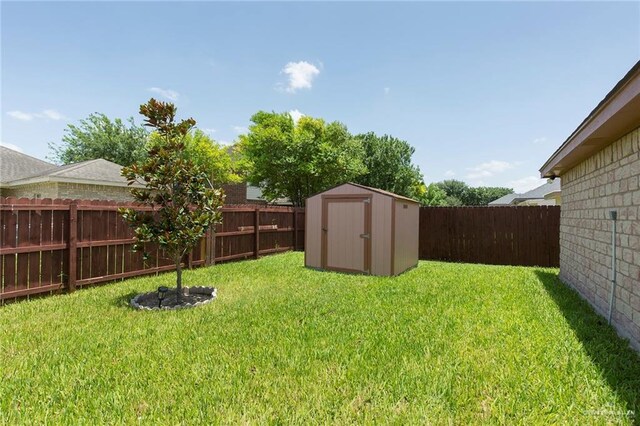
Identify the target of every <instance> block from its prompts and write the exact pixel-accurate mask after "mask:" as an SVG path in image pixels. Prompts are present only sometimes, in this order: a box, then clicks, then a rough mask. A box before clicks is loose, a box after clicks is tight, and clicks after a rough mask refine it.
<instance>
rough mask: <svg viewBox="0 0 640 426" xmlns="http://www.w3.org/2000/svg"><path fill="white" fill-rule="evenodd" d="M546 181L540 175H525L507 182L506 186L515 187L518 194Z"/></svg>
mask: <svg viewBox="0 0 640 426" xmlns="http://www.w3.org/2000/svg"><path fill="white" fill-rule="evenodd" d="M545 182H546V180H545V179H540V178H539V177H538V176H525V177H523V178H521V179H516V180H512V181H510V182H507V185H506V186H507V187H508V188H513V190H514V191H515V192H516V193H517V194H521V193H523V192H527V191H531V190H532V189H533V188H537V187H539V186H540V185H542V184H543V183H545Z"/></svg>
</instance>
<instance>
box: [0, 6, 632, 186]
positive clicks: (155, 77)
mask: <svg viewBox="0 0 640 426" xmlns="http://www.w3.org/2000/svg"><path fill="white" fill-rule="evenodd" d="M0 12H1V15H2V16H1V24H2V29H1V36H2V41H1V43H2V46H1V47H2V57H1V59H2V63H1V71H2V76H1V84H2V94H1V100H2V114H1V120H2V122H1V126H2V132H1V139H0V141H1V143H3V144H5V145H7V146H14V147H18V148H19V149H21V150H22V151H24V152H25V153H27V154H30V155H33V156H35V157H39V158H45V157H46V156H47V155H48V154H49V149H48V146H47V144H48V143H49V142H58V141H60V140H61V137H62V135H63V130H64V128H65V127H66V124H67V123H76V122H77V121H78V120H80V119H82V118H85V117H87V116H88V115H89V114H90V113H92V112H102V113H105V114H107V115H108V116H110V117H112V118H114V117H121V118H126V117H129V116H134V118H135V119H136V121H138V122H140V116H139V115H138V107H139V105H140V104H142V103H144V102H146V101H147V100H148V99H149V98H150V97H151V96H155V97H157V98H159V99H163V100H173V101H175V103H176V105H177V106H178V115H179V116H180V117H187V116H191V117H193V118H195V119H196V121H197V122H198V127H200V128H202V129H205V130H206V131H208V132H210V134H211V136H212V137H213V138H214V139H216V140H219V141H222V142H224V143H229V142H231V141H233V140H234V139H235V138H236V137H237V135H238V133H239V132H243V131H245V129H246V128H247V126H248V125H249V119H250V117H251V115H252V114H253V113H255V112H256V111H258V110H274V111H278V112H282V111H297V112H300V113H302V114H306V115H311V116H316V117H322V118H324V119H326V120H329V121H332V120H339V121H341V122H343V123H345V124H346V125H347V126H348V128H349V129H350V130H351V131H352V132H353V133H359V132H367V131H374V132H376V133H379V134H384V133H386V134H390V135H393V136H396V137H399V138H402V139H405V140H407V141H408V142H409V143H410V144H411V145H413V146H414V147H415V148H416V154H415V156H414V161H415V163H416V164H418V165H419V166H420V168H421V170H422V172H423V173H424V175H425V180H426V181H427V182H432V181H439V180H442V179H447V178H456V179H461V180H464V181H466V182H468V183H470V184H472V185H500V186H509V187H514V188H515V189H516V191H524V190H527V189H530V188H532V187H535V186H537V185H538V184H540V183H542V182H543V181H540V180H538V177H539V174H538V169H539V167H540V166H541V165H542V164H543V163H544V161H545V160H546V159H547V158H548V157H549V155H550V154H551V153H552V152H553V151H554V150H555V149H556V148H557V147H558V146H559V145H560V144H561V143H562V142H563V141H564V139H565V138H566V137H567V136H568V135H569V134H570V133H571V132H572V131H573V129H575V127H577V125H578V124H579V123H580V122H581V121H582V119H583V118H584V117H586V115H587V114H588V113H589V112H590V111H591V109H592V108H593V107H595V105H596V104H597V103H598V102H599V101H600V100H601V99H602V97H603V96H604V95H605V94H606V93H607V92H608V91H609V90H610V89H611V88H612V87H613V86H614V85H615V83H616V82H617V81H618V80H619V79H620V78H621V77H622V76H623V75H624V74H625V73H626V71H627V70H628V69H630V68H631V67H632V66H633V64H634V63H635V62H636V61H637V60H638V59H640V3H638V2H633V3H632V2H627V3H612V2H601V3H593V2H591V3H575V2H571V3H519V2H472V3H462V2H455V3H365V2H356V3H270V2H264V3H206V2H195V3H175V2H164V3H146V2H145V3H140V2H108V3H89V2H81V3H80V2H77V3H74V2H69V3H36V2H26V3H18V2H15V3H13V2H2V4H1V10H0Z"/></svg>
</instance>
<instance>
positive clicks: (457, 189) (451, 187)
mask: <svg viewBox="0 0 640 426" xmlns="http://www.w3.org/2000/svg"><path fill="white" fill-rule="evenodd" d="M436 185H438V187H439V188H440V189H442V190H443V191H444V193H445V194H447V205H449V206H461V205H464V202H463V200H464V199H465V193H466V192H467V190H468V189H469V186H468V185H467V184H466V183H464V182H462V181H461V180H456V179H448V180H444V181H442V182H438V183H437V184H436Z"/></svg>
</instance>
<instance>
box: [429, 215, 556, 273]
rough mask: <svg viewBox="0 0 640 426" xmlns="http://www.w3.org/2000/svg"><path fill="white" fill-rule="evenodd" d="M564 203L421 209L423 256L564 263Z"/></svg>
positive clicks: (511, 262)
mask: <svg viewBox="0 0 640 426" xmlns="http://www.w3.org/2000/svg"><path fill="white" fill-rule="evenodd" d="M559 225H560V207H559V206H518V207H422V208H421V209H420V244H419V248H420V253H419V255H420V259H424V260H442V261H452V262H470V263H487V264H496V265H522V266H550V267H558V266H559V264H560V258H559V253H560V226H559Z"/></svg>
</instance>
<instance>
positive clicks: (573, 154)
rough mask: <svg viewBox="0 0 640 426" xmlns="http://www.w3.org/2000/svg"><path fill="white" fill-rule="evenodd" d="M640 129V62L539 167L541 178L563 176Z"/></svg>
mask: <svg viewBox="0 0 640 426" xmlns="http://www.w3.org/2000/svg"><path fill="white" fill-rule="evenodd" d="M638 126H640V61H638V62H637V63H636V64H635V65H634V66H633V67H632V68H631V70H629V72H627V74H626V75H625V76H624V77H623V78H622V79H621V80H620V81H619V82H618V83H617V84H616V85H615V87H614V88H613V89H612V90H611V91H610V92H609V93H608V94H607V95H606V96H605V97H604V99H602V101H600V103H599V104H598V105H597V106H596V107H595V108H594V109H593V111H591V113H589V115H588V116H587V117H586V118H585V119H584V120H583V121H582V123H580V125H579V126H578V127H577V128H576V130H574V131H573V133H571V135H570V136H569V137H568V138H567V139H566V140H565V141H564V143H563V144H562V145H561V146H560V148H558V149H557V150H556V151H555V152H554V153H553V155H552V156H551V157H550V158H549V159H548V160H547V161H546V163H545V164H544V165H543V166H542V167H541V168H540V175H541V176H542V177H557V176H562V174H564V173H565V172H566V171H567V170H569V169H571V168H572V167H574V166H575V165H576V164H578V163H580V162H581V161H583V160H585V159H586V158H589V157H590V156H591V155H593V154H594V153H595V152H597V151H599V150H601V149H602V148H605V147H606V146H608V145H609V144H611V143H612V142H614V141H616V140H617V139H619V138H620V137H622V136H624V135H625V134H627V133H629V132H630V131H632V130H634V129H636V128H637V127H638Z"/></svg>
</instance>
